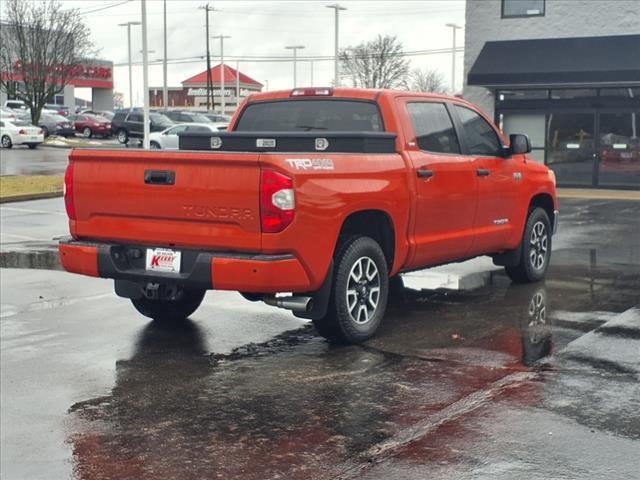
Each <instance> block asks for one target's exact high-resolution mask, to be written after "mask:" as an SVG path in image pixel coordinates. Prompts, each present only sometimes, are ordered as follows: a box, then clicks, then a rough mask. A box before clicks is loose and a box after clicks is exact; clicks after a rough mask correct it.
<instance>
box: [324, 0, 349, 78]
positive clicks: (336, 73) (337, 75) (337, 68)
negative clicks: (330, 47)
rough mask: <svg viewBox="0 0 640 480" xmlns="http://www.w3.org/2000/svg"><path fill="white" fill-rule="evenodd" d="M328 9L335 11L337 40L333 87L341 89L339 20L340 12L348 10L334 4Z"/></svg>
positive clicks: (334, 54) (334, 53) (335, 44)
mask: <svg viewBox="0 0 640 480" xmlns="http://www.w3.org/2000/svg"><path fill="white" fill-rule="evenodd" d="M327 8H333V10H334V11H335V31H334V33H335V40H334V42H335V43H334V51H333V70H334V73H333V86H334V87H339V86H340V62H339V58H338V57H339V55H340V48H339V46H338V18H339V14H338V12H340V10H346V7H343V6H341V5H339V4H337V3H334V4H333V5H327Z"/></svg>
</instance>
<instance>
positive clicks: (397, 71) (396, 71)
mask: <svg viewBox="0 0 640 480" xmlns="http://www.w3.org/2000/svg"><path fill="white" fill-rule="evenodd" d="M340 64H341V67H340V69H341V72H342V76H343V77H344V78H347V79H349V80H350V81H351V83H352V84H353V86H354V87H360V88H394V87H400V86H402V85H403V83H404V82H405V80H406V76H407V74H408V73H409V61H408V60H406V59H405V58H404V57H403V52H402V43H400V42H399V41H398V39H397V38H396V37H392V36H388V35H387V36H384V37H383V36H382V35H378V36H377V37H376V38H375V39H374V40H371V41H369V42H363V43H361V44H359V45H356V46H355V47H347V48H345V49H343V50H342V52H341V53H340Z"/></svg>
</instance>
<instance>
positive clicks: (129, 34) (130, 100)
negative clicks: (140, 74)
mask: <svg viewBox="0 0 640 480" xmlns="http://www.w3.org/2000/svg"><path fill="white" fill-rule="evenodd" d="M131 25H140V22H127V23H119V24H118V26H119V27H127V45H128V49H129V108H133V80H132V74H131Z"/></svg>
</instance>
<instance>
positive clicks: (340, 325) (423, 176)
mask: <svg viewBox="0 0 640 480" xmlns="http://www.w3.org/2000/svg"><path fill="white" fill-rule="evenodd" d="M179 142H180V151H178V152H159V151H157V150H154V151H128V150H73V151H72V153H71V154H70V158H69V166H68V168H67V171H66V175H65V204H66V209H67V213H68V216H69V228H70V232H71V237H70V238H67V239H64V240H62V241H61V242H60V245H59V252H60V258H61V263H62V265H63V266H64V268H65V269H66V270H67V271H69V272H75V273H80V274H84V275H90V276H96V277H106V278H113V279H114V280H115V291H116V293H117V294H118V295H119V296H121V297H125V298H129V299H130V300H131V301H132V303H133V305H134V307H135V308H136V309H137V310H138V311H139V312H140V313H142V314H143V315H145V316H147V317H150V318H153V319H156V320H158V321H163V320H172V321H175V320H179V319H184V318H186V317H188V316H189V315H191V314H192V313H193V312H194V311H195V310H196V309H197V308H198V306H199V305H200V303H201V301H202V299H203V296H204V294H205V291H206V290H209V289H219V290H235V291H239V292H240V293H242V295H243V296H244V297H245V298H247V299H248V300H252V301H264V302H266V303H267V304H270V305H274V306H277V307H281V308H285V309H288V310H291V311H293V313H294V314H295V315H296V316H299V317H302V318H308V319H311V320H312V321H313V323H314V325H315V326H316V328H317V330H318V331H319V333H320V334H321V335H323V336H325V337H326V338H328V339H329V340H330V341H333V342H340V343H357V342H361V341H363V340H365V339H367V338H369V337H371V336H372V335H373V334H374V333H375V331H376V329H377V328H378V326H379V325H380V322H381V321H382V319H383V316H384V313H385V309H386V305H387V297H388V294H389V283H390V279H393V278H394V277H395V276H397V275H398V274H400V273H402V272H408V271H411V270H418V269H423V268H426V267H430V266H434V265H440V264H445V263H450V262H458V261H462V260H466V259H469V258H472V257H475V256H479V255H491V256H492V257H493V259H494V262H495V263H496V264H498V265H504V266H505V270H506V273H507V274H508V275H509V276H510V277H511V278H512V279H513V280H514V281H516V282H535V281H538V280H540V279H542V278H543V276H544V275H545V272H546V270H547V267H548V265H549V261H550V258H551V240H552V235H553V233H554V232H555V229H556V224H557V221H558V204H557V200H556V192H555V177H554V175H553V172H551V171H550V170H549V169H548V168H547V167H545V166H544V165H541V164H539V163H537V162H535V161H534V160H533V159H531V158H529V157H528V156H527V153H528V152H529V151H530V149H531V147H530V144H529V140H528V137H527V136H526V135H511V136H510V139H507V138H505V137H504V135H503V134H502V133H501V132H500V131H499V130H498V129H497V128H496V127H495V125H494V124H493V123H492V122H491V121H490V120H489V119H488V118H487V117H486V116H485V115H484V114H483V113H482V112H480V110H478V109H477V108H476V107H475V106H473V105H472V104H470V103H468V102H466V101H464V100H462V99H459V98H454V97H447V96H441V95H435V94H425V93H412V92H406V91H391V90H363V89H343V88H339V89H331V88H303V89H294V90H292V91H279V92H268V93H262V94H254V95H251V96H249V97H248V98H247V99H245V100H244V102H243V103H242V105H241V106H240V108H239V109H238V111H237V113H236V114H235V115H234V117H233V118H232V120H231V124H230V127H229V131H227V132H204V133H197V132H194V133H191V134H189V133H188V132H186V131H185V132H183V133H181V134H180V138H179Z"/></svg>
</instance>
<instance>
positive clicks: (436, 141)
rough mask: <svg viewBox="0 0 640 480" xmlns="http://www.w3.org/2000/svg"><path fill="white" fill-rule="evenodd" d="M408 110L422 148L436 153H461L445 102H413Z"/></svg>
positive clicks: (408, 105)
mask: <svg viewBox="0 0 640 480" xmlns="http://www.w3.org/2000/svg"><path fill="white" fill-rule="evenodd" d="M407 111H408V112H409V117H410V118H411V123H412V124H413V131H414V133H415V135H416V142H417V143H418V147H419V148H420V150H426V151H429V152H436V153H460V143H459V142H458V137H457V136H456V132H455V130H454V128H453V122H452V121H451V117H449V113H448V112H447V108H446V107H445V106H444V104H443V103H427V102H412V103H409V104H407Z"/></svg>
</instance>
